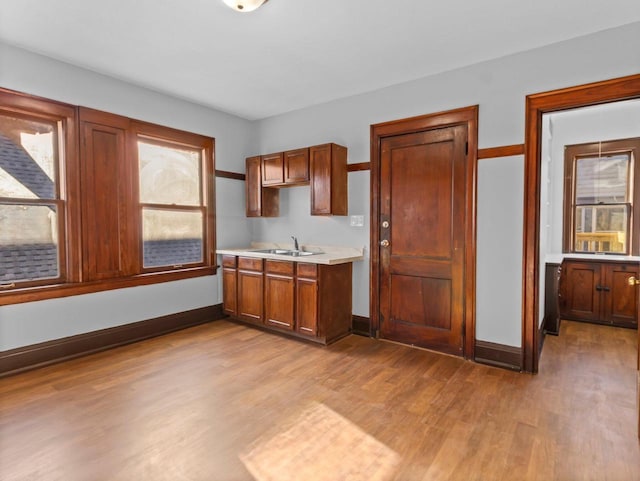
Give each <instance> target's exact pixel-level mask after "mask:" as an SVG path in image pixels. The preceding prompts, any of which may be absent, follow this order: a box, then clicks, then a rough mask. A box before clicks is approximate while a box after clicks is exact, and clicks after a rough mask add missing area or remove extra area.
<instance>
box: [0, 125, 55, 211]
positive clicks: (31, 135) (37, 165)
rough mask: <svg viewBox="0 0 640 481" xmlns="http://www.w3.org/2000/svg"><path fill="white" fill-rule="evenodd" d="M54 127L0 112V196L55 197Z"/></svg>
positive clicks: (24, 197)
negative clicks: (0, 113)
mask: <svg viewBox="0 0 640 481" xmlns="http://www.w3.org/2000/svg"><path fill="white" fill-rule="evenodd" d="M56 160H57V159H56V126H55V124H52V123H45V122H40V121H32V120H25V119H19V118H14V117H10V116H7V115H0V197H13V198H22V199H55V198H56V189H55V178H56V176H55V170H56Z"/></svg>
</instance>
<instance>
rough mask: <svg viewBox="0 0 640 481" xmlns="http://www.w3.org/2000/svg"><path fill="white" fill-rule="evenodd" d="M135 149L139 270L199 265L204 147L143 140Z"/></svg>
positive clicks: (204, 206) (202, 245)
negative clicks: (137, 184)
mask: <svg viewBox="0 0 640 481" xmlns="http://www.w3.org/2000/svg"><path fill="white" fill-rule="evenodd" d="M174 137H175V136H174ZM137 147H138V177H139V199H140V209H141V222H142V268H143V270H145V271H149V270H157V269H158V268H167V267H173V268H180V267H185V266H188V265H198V264H200V265H201V264H203V263H204V262H205V257H206V245H205V239H206V237H207V236H206V231H207V200H206V183H205V182H204V179H206V178H207V169H206V166H205V159H206V156H207V149H208V147H207V146H206V145H204V144H200V145H189V144H184V143H177V142H175V141H173V142H171V141H167V140H160V139H156V138H153V137H148V136H144V135H139V136H138V142H137Z"/></svg>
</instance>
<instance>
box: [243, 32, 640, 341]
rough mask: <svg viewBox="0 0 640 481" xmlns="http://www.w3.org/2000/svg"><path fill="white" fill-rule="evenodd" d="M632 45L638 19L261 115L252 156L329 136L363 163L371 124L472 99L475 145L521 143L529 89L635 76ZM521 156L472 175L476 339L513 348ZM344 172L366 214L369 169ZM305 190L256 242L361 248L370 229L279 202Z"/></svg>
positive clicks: (639, 40) (257, 231) (363, 296)
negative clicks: (296, 238)
mask: <svg viewBox="0 0 640 481" xmlns="http://www.w3.org/2000/svg"><path fill="white" fill-rule="evenodd" d="M639 44H640V23H636V24H632V25H628V26H625V27H621V28H617V29H613V30H608V31H604V32H601V33H598V34H594V35H590V36H586V37H581V38H578V39H574V40H570V41H567V42H562V43H558V44H554V45H551V46H548V47H544V48H540V49H536V50H532V51H529V52H525V53H521V54H516V55H512V56H508V57H504V58H501V59H498V60H493V61H488V62H483V63H480V64H476V65H473V66H469V67H466V68H462V69H459V70H455V71H450V72H446V73H443V74H440V75H434V76H431V77H426V78H423V79H419V80H415V81H412V82H408V83H404V84H401V85H395V86H392V87H388V88H385V89H382V90H378V91H375V92H370V93H365V94H362V95H357V96H353V97H349V98H346V99H341V100H337V101H334V102H329V103H326V104H322V105H318V106H315V107H311V108H307V109H303V110H300V111H295V112H290V113H287V114H283V115H279V116H276V117H272V118H268V119H265V120H262V121H260V122H259V136H258V137H259V140H260V142H259V145H258V150H257V151H256V152H255V153H256V154H258V153H268V152H277V151H280V150H285V149H290V148H295V147H302V146H306V145H314V144H319V143H324V142H336V143H339V144H342V145H345V146H347V147H348V148H349V160H348V162H349V163H357V162H364V161H368V160H369V126H370V125H371V124H375V123H379V122H385V121H388V120H393V119H399V118H405V117H410V116H415V115H421V114H427V113H432V112H438V111H442V110H448V109H454V108H458V107H463V106H468V105H474V104H479V105H480V122H479V146H480V148H483V147H493V146H499V145H509V144H520V143H523V142H524V106H525V97H526V95H527V94H531V93H536V92H543V91H546V90H551V89H555V88H562V87H568V86H572V85H579V84H583V83H587V82H591V81H597V80H603V79H608V78H613V77H618V76H622V75H629V74H633V73H637V72H639V71H640V53H638V52H639V51H638V50H637V49H632V48H631V46H632V45H639ZM620 46H627V48H620ZM594 59H598V61H597V62H596V61H594ZM381 68H382V66H381ZM345 81H348V79H345ZM523 162H524V158H523V156H518V157H512V158H507V159H487V160H481V161H480V163H479V172H478V179H479V180H478V217H477V223H478V259H477V285H478V288H477V333H476V335H477V338H478V339H479V340H484V341H491V342H496V343H501V344H506V345H510V346H520V344H521V305H522V294H521V286H522V202H523V197H522V195H523ZM349 176H350V181H349V189H350V191H349V202H350V205H349V214H350V215H354V214H364V215H365V216H368V215H369V204H368V199H369V174H368V173H353V174H349ZM306 195H307V194H306V192H304V191H303V190H302V189H300V190H296V189H292V190H290V192H288V193H287V194H286V195H285V196H283V198H282V200H281V208H283V209H284V210H285V212H288V217H287V218H283V219H279V220H278V221H275V222H273V221H269V220H256V221H253V222H252V236H253V238H254V239H264V240H274V241H275V240H286V239H288V236H289V235H290V234H293V233H294V232H293V231H295V233H297V234H299V235H300V237H301V238H302V239H303V240H304V241H307V242H313V243H330V244H346V245H353V246H361V245H368V243H369V235H368V229H367V228H358V227H349V219H348V218H340V217H338V218H335V219H332V220H330V221H328V220H326V219H323V218H318V217H311V216H309V215H308V213H307V212H305V211H304V209H303V208H302V207H301V206H300V207H291V206H290V207H287V206H286V204H287V202H289V203H290V204H293V203H295V204H303V203H304V204H305V207H306V206H307V203H308V200H307V198H306ZM363 200H364V201H363ZM329 227H330V229H329ZM283 230H284V231H285V232H283ZM368 275H369V266H368V258H367V260H366V261H365V262H361V263H357V264H356V265H355V266H354V283H355V285H356V286H357V288H356V292H354V302H353V310H354V314H358V315H364V316H366V315H368V313H369V309H368V289H367V288H366V286H367V285H368Z"/></svg>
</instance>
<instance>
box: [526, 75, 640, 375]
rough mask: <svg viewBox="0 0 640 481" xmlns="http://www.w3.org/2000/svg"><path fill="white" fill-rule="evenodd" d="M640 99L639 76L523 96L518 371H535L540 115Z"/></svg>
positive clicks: (536, 369) (536, 360)
mask: <svg viewBox="0 0 640 481" xmlns="http://www.w3.org/2000/svg"><path fill="white" fill-rule="evenodd" d="M635 98H640V74H636V75H630V76H628V77H620V78H616V79H612V80H605V81H602V82H594V83H589V84H585V85H579V86H576V87H569V88H564V89H559V90H552V91H549V92H543V93H538V94H532V95H527V98H526V119H525V121H526V126H525V157H524V162H525V164H524V169H525V171H524V231H523V259H522V276H523V280H522V299H523V301H522V346H523V350H522V351H523V352H522V354H523V358H522V370H523V371H525V372H532V373H536V372H538V361H539V356H540V353H539V351H538V326H537V319H538V307H539V306H538V299H539V296H540V293H539V288H538V279H539V278H540V273H539V268H538V263H539V258H540V251H539V238H540V225H539V223H540V152H541V146H540V142H541V140H540V139H541V136H542V134H541V133H542V114H544V113H549V112H556V111H559V110H568V109H574V108H578V107H586V106H589V105H597V104H602V103H607V102H617V101H621V100H631V99H635Z"/></svg>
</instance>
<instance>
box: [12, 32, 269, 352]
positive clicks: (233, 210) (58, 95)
mask: <svg viewBox="0 0 640 481" xmlns="http://www.w3.org/2000/svg"><path fill="white" fill-rule="evenodd" d="M0 86H1V87H4V88H9V89H14V90H18V91H21V92H26V93H29V94H33V95H39V96H42V97H46V98H50V99H55V100H59V101H63V102H68V103H71V104H75V105H82V106H85V107H91V108H95V109H100V110H106V111H109V112H113V113H116V114H121V115H126V116H129V117H132V118H135V119H140V120H146V121H149V122H155V123H158V124H162V125H166V126H169V127H175V128H178V129H183V130H188V131H192V132H197V133H200V134H204V135H209V136H211V137H214V138H215V139H216V168H217V169H222V170H230V171H234V172H241V171H243V170H244V160H243V159H244V158H245V157H246V156H247V155H248V154H250V153H252V152H253V151H255V150H256V146H255V145H254V142H255V137H256V136H255V126H254V124H252V123H251V122H249V121H247V120H244V119H240V118H238V117H234V116H232V115H228V114H224V113H222V112H218V111H215V110H212V109H209V108H206V107H202V106H199V105H196V104H193V103H189V102H186V101H183V100H180V99H176V98H173V97H169V96H166V95H162V94H160V93H157V92H153V91H150V90H147V89H143V88H139V87H136V86H133V85H131V84H128V83H125V82H121V81H119V80H116V79H113V78H110V77H105V76H103V75H99V74H96V73H94V72H90V71H87V70H83V69H80V68H77V67H73V66H71V65H68V64H65V63H62V62H58V61H55V60H52V59H50V58H47V57H43V56H40V55H36V54H33V53H29V52H26V51H24V50H20V49H17V48H14V47H10V46H7V45H4V44H1V43H0ZM216 200H217V219H218V225H217V236H218V245H219V246H221V247H230V246H235V245H238V244H240V245H244V244H245V243H246V242H247V241H248V239H249V238H250V234H249V232H250V226H249V224H248V222H247V220H246V219H245V216H244V184H243V183H242V182H239V181H236V180H228V179H218V180H217V181H216ZM220 290H221V287H220V286H219V282H218V276H206V277H199V278H195V279H187V280H183V281H175V282H170V283H166V284H155V285H149V286H141V287H132V288H127V289H118V290H113V291H106V292H99V293H95V294H85V295H81V296H74V297H65V298H61V299H51V300H46V301H39V302H32V303H28V304H16V305H11V306H2V307H0V351H2V350H8V349H12V348H16V347H20V346H25V345H29V344H35V343H38V342H43V341H47V340H51V339H57V338H61V337H66V336H71V335H75V334H80V333H83V332H89V331H93V330H97V329H104V328H108V327H113V326H118V325H122V324H127V323H130V322H136V321H140V320H144V319H151V318H154V317H159V316H163V315H167V314H172V313H175V312H181V311H185V310H190V309H196V308H198V307H204V306H208V305H212V304H218V303H219V302H221V299H222V297H221V295H220Z"/></svg>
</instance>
